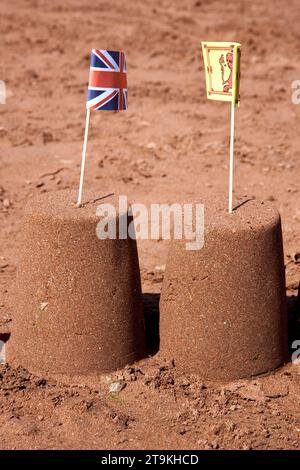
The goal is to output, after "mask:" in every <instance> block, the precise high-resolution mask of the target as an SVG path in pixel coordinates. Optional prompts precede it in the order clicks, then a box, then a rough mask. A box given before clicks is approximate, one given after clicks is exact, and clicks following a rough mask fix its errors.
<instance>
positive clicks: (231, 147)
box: [228, 101, 235, 214]
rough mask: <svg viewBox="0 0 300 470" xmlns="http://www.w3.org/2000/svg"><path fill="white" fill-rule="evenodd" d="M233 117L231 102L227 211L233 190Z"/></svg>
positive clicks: (233, 108)
mask: <svg viewBox="0 0 300 470" xmlns="http://www.w3.org/2000/svg"><path fill="white" fill-rule="evenodd" d="M234 118H235V103H234V101H232V102H231V124H230V163H229V197H228V212H229V214H231V212H232V190H233V162H234V158H233V157H234Z"/></svg>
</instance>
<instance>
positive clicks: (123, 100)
mask: <svg viewBox="0 0 300 470" xmlns="http://www.w3.org/2000/svg"><path fill="white" fill-rule="evenodd" d="M86 107H87V109H96V110H102V109H103V110H109V111H120V110H125V109H127V75H126V59H125V54H124V52H121V51H106V50H103V49H101V50H100V49H93V50H92V56H91V66H90V78H89V87H88V96H87V102H86Z"/></svg>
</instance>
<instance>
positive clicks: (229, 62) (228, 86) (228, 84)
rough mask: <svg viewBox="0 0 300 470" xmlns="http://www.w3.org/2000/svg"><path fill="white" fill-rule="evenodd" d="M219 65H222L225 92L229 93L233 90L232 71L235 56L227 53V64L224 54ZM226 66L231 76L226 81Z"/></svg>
mask: <svg viewBox="0 0 300 470" xmlns="http://www.w3.org/2000/svg"><path fill="white" fill-rule="evenodd" d="M219 63H220V65H221V72H222V84H223V92H225V93H228V92H229V90H231V89H232V69H233V54H232V52H227V54H226V62H225V59H224V55H223V54H222V55H221V57H220V59H219ZM226 66H227V67H228V68H229V69H230V75H229V77H228V78H227V79H226V80H225V79H224V74H225V67H226Z"/></svg>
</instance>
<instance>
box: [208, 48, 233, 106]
mask: <svg viewBox="0 0 300 470" xmlns="http://www.w3.org/2000/svg"><path fill="white" fill-rule="evenodd" d="M202 51H203V58H204V67H205V78H206V92H207V98H208V99H210V100H218V101H233V102H234V103H235V106H239V104H240V93H239V92H240V56H241V45H240V44H239V43H237V42H202Z"/></svg>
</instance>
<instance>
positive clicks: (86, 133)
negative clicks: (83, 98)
mask: <svg viewBox="0 0 300 470" xmlns="http://www.w3.org/2000/svg"><path fill="white" fill-rule="evenodd" d="M90 112H91V111H90V109H87V110H86V121H85V131H84V141H83V149H82V160H81V174H80V183H79V193H78V200H77V206H79V207H80V206H81V203H82V191H83V181H84V170H85V161H86V149H87V142H88V135H89V124H90Z"/></svg>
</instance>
